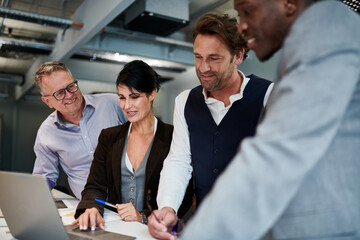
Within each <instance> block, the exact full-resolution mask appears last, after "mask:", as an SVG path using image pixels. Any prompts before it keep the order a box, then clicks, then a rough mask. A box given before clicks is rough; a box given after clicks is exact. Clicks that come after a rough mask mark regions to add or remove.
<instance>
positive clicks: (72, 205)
mask: <svg viewBox="0 0 360 240" xmlns="http://www.w3.org/2000/svg"><path fill="white" fill-rule="evenodd" d="M52 195H53V197H54V199H56V200H63V202H64V203H65V204H66V205H67V206H68V208H67V209H59V214H60V216H61V217H62V220H63V223H64V225H67V224H69V223H71V222H72V221H74V217H72V216H73V214H74V212H75V209H76V206H77V204H78V202H79V201H78V200H77V199H75V198H73V197H71V196H69V195H67V194H65V193H62V192H60V191H58V190H52ZM104 218H105V230H107V231H110V232H115V233H120V234H125V235H130V236H134V237H136V239H138V240H148V239H154V238H152V237H151V236H150V234H149V231H148V229H147V226H146V225H144V224H141V223H139V222H125V221H123V220H121V218H120V217H119V216H118V214H116V213H115V212H112V211H110V210H108V209H105V212H104ZM0 239H1V240H10V239H13V240H15V238H14V237H13V236H12V235H11V233H10V232H9V228H8V227H7V225H6V221H5V219H4V218H3V216H2V213H1V210H0Z"/></svg>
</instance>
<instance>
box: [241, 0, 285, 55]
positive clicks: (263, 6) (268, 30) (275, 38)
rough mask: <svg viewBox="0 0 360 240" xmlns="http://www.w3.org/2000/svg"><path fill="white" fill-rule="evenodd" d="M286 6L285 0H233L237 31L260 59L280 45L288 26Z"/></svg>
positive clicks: (272, 52) (277, 48)
mask: <svg viewBox="0 0 360 240" xmlns="http://www.w3.org/2000/svg"><path fill="white" fill-rule="evenodd" d="M287 6H291V5H288V3H287V1H285V0H234V8H235V10H236V11H237V12H238V14H239V17H240V23H239V27H238V31H239V32H240V33H242V34H243V36H244V39H245V40H246V41H247V46H248V48H250V49H252V50H254V51H255V53H256V56H257V57H258V58H259V59H260V60H262V61H264V60H267V59H269V58H270V57H271V56H272V55H273V54H274V53H275V52H276V51H277V50H279V49H280V48H281V46H282V43H283V41H284V38H285V37H286V34H287V32H288V29H289V27H290V22H289V20H290V19H289V18H288V16H289V15H288V11H289V9H288V7H287Z"/></svg>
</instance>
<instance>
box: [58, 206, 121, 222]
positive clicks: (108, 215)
mask: <svg viewBox="0 0 360 240" xmlns="http://www.w3.org/2000/svg"><path fill="white" fill-rule="evenodd" d="M63 201H64V203H65V204H67V203H66V200H63ZM58 210H59V214H60V216H61V220H62V222H63V224H64V225H69V224H71V223H72V222H74V220H75V218H74V216H75V210H76V209H75V208H74V207H72V208H60V209H58ZM104 220H105V224H106V222H112V221H117V220H122V219H121V217H120V216H119V214H118V213H117V212H113V211H111V210H109V209H106V208H105V209H104Z"/></svg>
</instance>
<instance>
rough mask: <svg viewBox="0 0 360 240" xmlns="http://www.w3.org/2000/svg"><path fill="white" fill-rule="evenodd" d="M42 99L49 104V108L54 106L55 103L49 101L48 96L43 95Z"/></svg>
mask: <svg viewBox="0 0 360 240" xmlns="http://www.w3.org/2000/svg"><path fill="white" fill-rule="evenodd" d="M41 100H42V101H43V102H44V103H45V104H46V105H48V107H49V108H53V105H52V104H51V102H50V101H49V99H48V98H47V97H44V96H41Z"/></svg>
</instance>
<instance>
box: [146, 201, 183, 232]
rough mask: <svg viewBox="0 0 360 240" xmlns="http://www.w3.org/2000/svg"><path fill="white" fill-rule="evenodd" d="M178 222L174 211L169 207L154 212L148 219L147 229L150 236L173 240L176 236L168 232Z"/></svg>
mask: <svg viewBox="0 0 360 240" xmlns="http://www.w3.org/2000/svg"><path fill="white" fill-rule="evenodd" d="M177 221H178V217H177V216H176V214H175V211H174V210H173V209H172V208H170V207H164V208H162V209H161V210H154V211H153V212H152V214H151V215H150V216H149V217H148V229H149V233H150V234H151V236H153V237H154V238H158V239H175V238H176V235H174V234H171V233H169V232H168V228H169V227H170V228H172V227H173V226H175V224H176V223H177Z"/></svg>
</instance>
